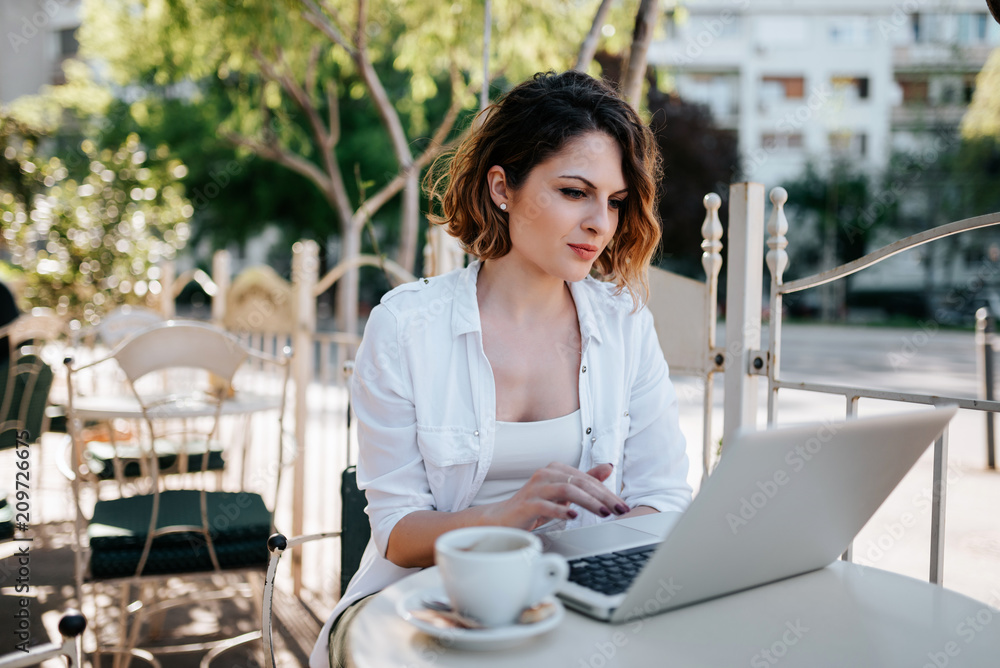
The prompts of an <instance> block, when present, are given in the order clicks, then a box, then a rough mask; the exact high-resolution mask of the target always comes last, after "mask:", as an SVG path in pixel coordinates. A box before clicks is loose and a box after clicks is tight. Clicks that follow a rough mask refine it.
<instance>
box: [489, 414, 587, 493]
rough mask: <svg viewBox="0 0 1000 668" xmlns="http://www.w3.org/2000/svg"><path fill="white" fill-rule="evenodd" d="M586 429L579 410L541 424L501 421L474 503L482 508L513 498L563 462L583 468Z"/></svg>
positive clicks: (542, 421)
mask: <svg viewBox="0 0 1000 668" xmlns="http://www.w3.org/2000/svg"><path fill="white" fill-rule="evenodd" d="M582 454H583V427H582V426H581V425H580V411H579V409H578V410H576V411H574V412H572V413H570V414H569V415H564V416H562V417H557V418H552V419H551V420H539V421H538V422H500V421H498V422H497V433H496V439H495V440H494V446H493V462H492V463H491V464H490V470H489V471H487V472H486V479H485V480H484V481H483V486H482V487H481V488H480V489H479V493H478V494H476V498H474V499H473V500H472V505H473V506H481V505H484V504H487V503H494V502H496V501H504V500H505V499H509V498H510V497H511V496H513V495H514V493H515V492H516V491H517V490H519V489H521V488H522V487H524V483H526V482H528V479H529V478H530V477H531V476H532V474H534V472H535V471H537V470H538V469H540V468H543V467H544V466H546V465H548V464H550V463H552V462H562V463H563V464H567V465H569V466H572V467H574V468H577V467H579V466H580V457H581V455H582Z"/></svg>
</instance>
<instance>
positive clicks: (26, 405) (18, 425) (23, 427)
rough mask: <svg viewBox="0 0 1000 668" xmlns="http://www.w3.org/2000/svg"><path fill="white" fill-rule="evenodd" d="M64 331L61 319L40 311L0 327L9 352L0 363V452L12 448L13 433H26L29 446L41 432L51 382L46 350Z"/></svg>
mask: <svg viewBox="0 0 1000 668" xmlns="http://www.w3.org/2000/svg"><path fill="white" fill-rule="evenodd" d="M65 327H66V323H65V322H64V321H63V319H62V318H60V317H59V316H57V315H56V314H55V313H54V312H52V311H51V310H50V309H41V308H38V309H34V310H32V312H31V313H28V314H25V315H22V316H20V317H19V318H17V320H14V321H13V322H11V323H10V324H8V325H6V326H4V327H0V339H3V338H6V339H7V341H8V349H9V357H8V360H7V362H5V363H0V388H2V392H3V394H2V395H0V449H4V448H9V447H13V444H14V440H15V434H16V433H22V432H27V433H28V439H29V442H35V441H36V440H38V438H39V436H40V435H41V433H42V431H44V429H45V427H46V415H45V408H46V405H47V402H48V396H49V389H50V388H51V386H52V380H53V374H52V368H51V366H50V364H49V363H47V362H46V359H45V357H46V355H45V353H46V348H47V347H48V346H49V344H51V343H54V342H56V341H57V340H58V339H60V338H61V337H62V335H63V333H64V331H65ZM52 361H53V360H48V362H52Z"/></svg>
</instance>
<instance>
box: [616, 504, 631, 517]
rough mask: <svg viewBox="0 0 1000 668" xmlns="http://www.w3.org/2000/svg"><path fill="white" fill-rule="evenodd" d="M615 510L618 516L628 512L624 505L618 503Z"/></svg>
mask: <svg viewBox="0 0 1000 668" xmlns="http://www.w3.org/2000/svg"><path fill="white" fill-rule="evenodd" d="M615 510H617V511H618V514H619V515H624V514H625V513H627V512H628V506H626V505H625V504H624V503H619V504H618V505H616V506H615Z"/></svg>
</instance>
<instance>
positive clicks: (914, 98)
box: [896, 77, 930, 104]
mask: <svg viewBox="0 0 1000 668" xmlns="http://www.w3.org/2000/svg"><path fill="white" fill-rule="evenodd" d="M896 83H897V84H899V87H900V89H901V90H902V91H903V104H927V102H928V100H929V89H930V87H929V86H928V82H927V78H926V77H919V78H918V77H914V78H900V79H896Z"/></svg>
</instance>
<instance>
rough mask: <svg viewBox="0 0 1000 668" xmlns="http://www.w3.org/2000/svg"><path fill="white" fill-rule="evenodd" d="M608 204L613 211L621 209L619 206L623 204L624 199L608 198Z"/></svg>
mask: <svg viewBox="0 0 1000 668" xmlns="http://www.w3.org/2000/svg"><path fill="white" fill-rule="evenodd" d="M608 206H610V207H611V208H612V209H614V210H615V211H621V208H622V207H623V206H625V200H623V199H611V200H608Z"/></svg>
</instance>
